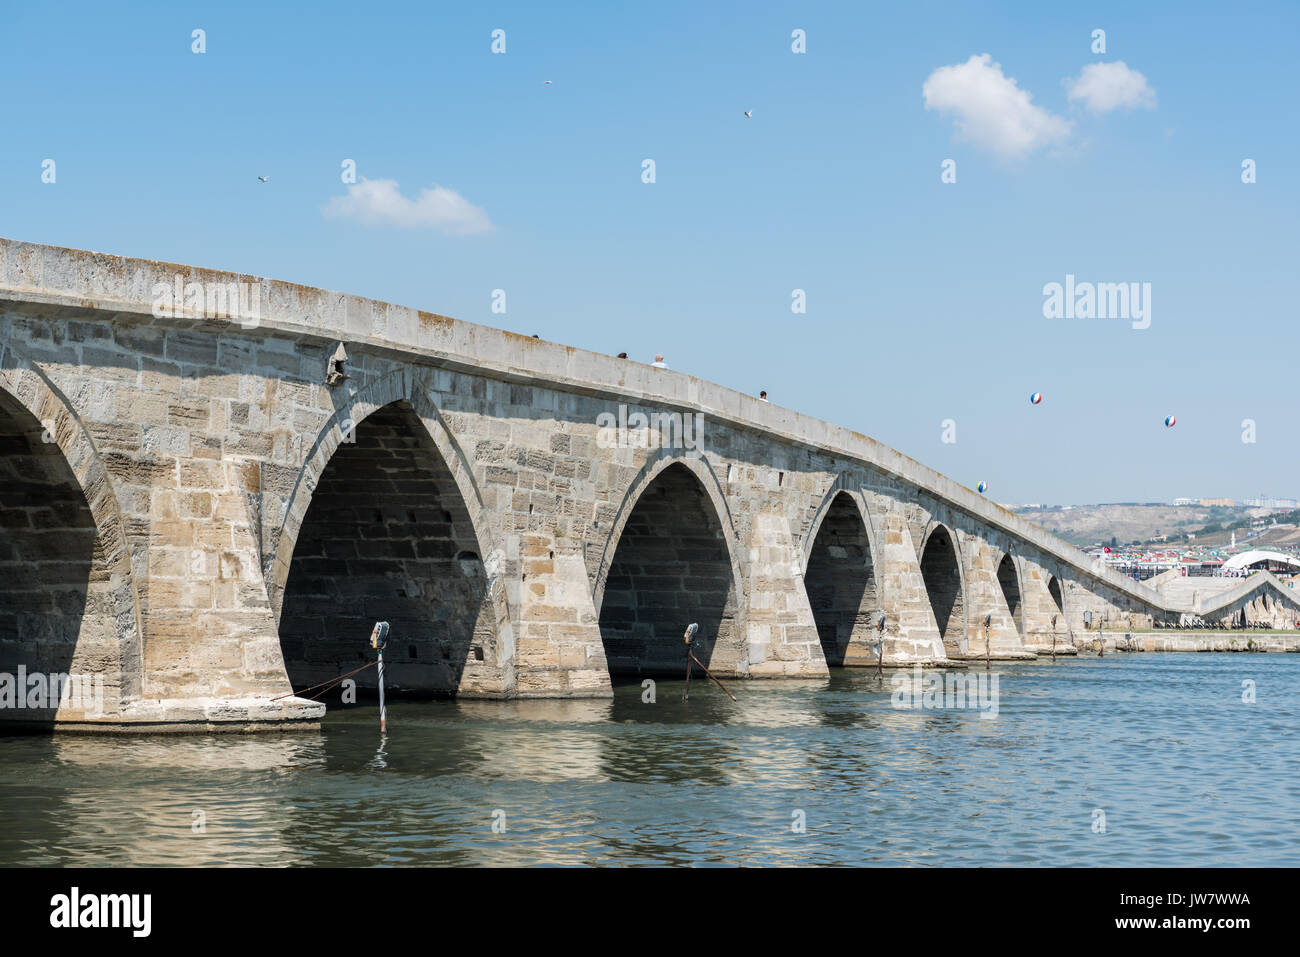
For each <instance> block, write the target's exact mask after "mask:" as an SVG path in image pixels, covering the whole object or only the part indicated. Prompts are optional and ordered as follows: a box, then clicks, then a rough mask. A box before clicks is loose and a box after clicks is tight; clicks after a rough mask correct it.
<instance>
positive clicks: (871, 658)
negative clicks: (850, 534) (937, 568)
mask: <svg viewBox="0 0 1300 957" xmlns="http://www.w3.org/2000/svg"><path fill="white" fill-rule="evenodd" d="M875 514H876V516H877V520H878V523H879V524H878V531H877V533H876V541H878V542H880V543H881V545H880V550H879V563H880V605H881V610H882V611H883V612H884V615H885V657H884V661H885V664H886V665H890V666H894V667H911V666H912V665H917V664H919V665H922V666H926V665H942V664H944V663H946V662H948V661H949V660H950V658H949V655H948V653H947V651H946V650H945V649H944V644H943V638H942V635H941V633H940V631H939V628H938V625H937V624H936V623H935V617H934V611H933V610H932V607H931V604H930V596H929V593H928V591H927V589H926V584H925V579H924V576H923V575H922V573H921V565H920V563H919V562H918V560H917V557H916V544H915V543H914V542H913V540H912V533H911V531H910V529H909V528H908V522H907V519H906V516H905V515H904V514H903V513H902V511H901V509H898V508H890V507H888V506H885V505H884V504H883V502H882V505H881V507H880V508H878V509H876V510H875ZM871 641H874V638H872V639H871ZM875 659H876V655H875V652H874V648H871V647H870V646H869V645H866V644H863V645H860V646H859V649H858V653H857V654H855V656H854V660H853V661H852V663H853V664H857V665H862V666H869V665H874V664H875V663H876V660H875ZM845 663H846V664H849V663H850V662H849V661H848V660H847V659H846V661H845Z"/></svg>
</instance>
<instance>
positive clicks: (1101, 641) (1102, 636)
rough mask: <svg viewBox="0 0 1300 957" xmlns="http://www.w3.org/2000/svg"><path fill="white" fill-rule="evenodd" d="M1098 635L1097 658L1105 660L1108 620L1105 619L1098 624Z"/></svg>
mask: <svg viewBox="0 0 1300 957" xmlns="http://www.w3.org/2000/svg"><path fill="white" fill-rule="evenodd" d="M1097 634H1098V636H1099V637H1098V638H1097V657H1098V658H1105V657H1106V619H1105V618H1104V617H1103V618H1102V620H1101V621H1099V622H1098V623H1097Z"/></svg>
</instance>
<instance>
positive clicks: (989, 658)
mask: <svg viewBox="0 0 1300 957" xmlns="http://www.w3.org/2000/svg"><path fill="white" fill-rule="evenodd" d="M992 624H993V616H992V615H985V616H984V670H985V671H989V670H991V669H992V668H993V643H992V641H991V640H990V639H989V626H990V625H992Z"/></svg>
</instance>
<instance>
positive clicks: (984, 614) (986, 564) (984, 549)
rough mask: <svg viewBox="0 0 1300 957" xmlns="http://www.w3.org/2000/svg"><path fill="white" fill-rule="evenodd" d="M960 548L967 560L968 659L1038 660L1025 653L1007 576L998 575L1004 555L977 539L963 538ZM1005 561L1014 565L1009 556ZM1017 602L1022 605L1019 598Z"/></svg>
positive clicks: (969, 536)
mask: <svg viewBox="0 0 1300 957" xmlns="http://www.w3.org/2000/svg"><path fill="white" fill-rule="evenodd" d="M961 544H962V548H961V551H962V552H963V554H964V557H965V560H966V562H965V563H966V609H967V612H966V636H967V638H966V649H967V651H966V657H967V658H968V659H983V658H985V657H987V658H989V659H990V660H997V661H1024V660H1032V659H1033V658H1035V657H1037V656H1036V655H1035V654H1034V653H1033V652H1032V651H1029V650H1028V649H1026V647H1025V644H1024V641H1023V640H1022V638H1021V635H1020V629H1019V628H1018V627H1017V624H1016V619H1015V617H1014V616H1013V614H1012V611H1011V608H1010V607H1009V603H1008V598H1007V590H1006V589H1004V583H1005V582H1006V573H1005V572H1003V574H1002V576H1000V575H999V569H1000V568H1001V567H1002V557H1003V555H1002V553H1001V552H999V551H998V550H997V549H995V548H994V547H993V546H992V545H990V544H989V543H988V542H987V541H985V540H984V539H983V538H980V537H979V536H976V535H970V534H968V535H965V536H962V537H961ZM1006 557H1007V561H1008V564H1011V559H1010V556H1006ZM1012 574H1013V575H1014V571H1013V572H1012ZM1015 600H1016V601H1017V602H1019V598H1018V597H1017V598H1016V599H1015ZM986 618H987V619H988V621H989V624H988V625H987V626H985V624H984V622H985V619H986Z"/></svg>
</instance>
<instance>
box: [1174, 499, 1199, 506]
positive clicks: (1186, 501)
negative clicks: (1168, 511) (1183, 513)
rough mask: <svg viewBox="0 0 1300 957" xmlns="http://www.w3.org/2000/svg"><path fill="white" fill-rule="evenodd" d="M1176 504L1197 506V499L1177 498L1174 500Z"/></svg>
mask: <svg viewBox="0 0 1300 957" xmlns="http://www.w3.org/2000/svg"><path fill="white" fill-rule="evenodd" d="M1174 504H1175V505H1195V504H1196V501H1195V499H1190V498H1176V499H1174Z"/></svg>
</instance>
